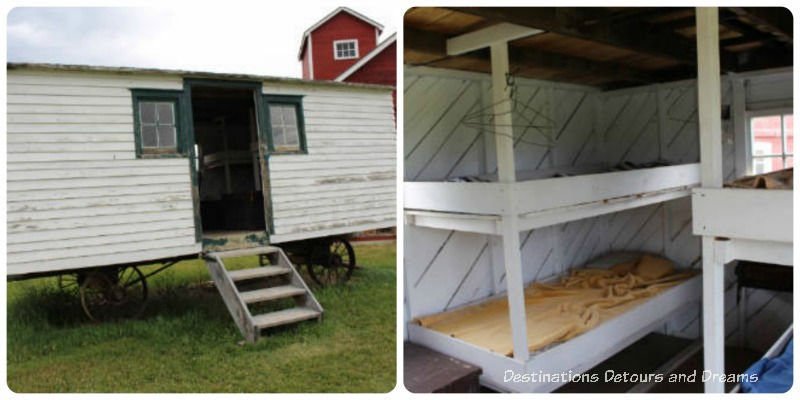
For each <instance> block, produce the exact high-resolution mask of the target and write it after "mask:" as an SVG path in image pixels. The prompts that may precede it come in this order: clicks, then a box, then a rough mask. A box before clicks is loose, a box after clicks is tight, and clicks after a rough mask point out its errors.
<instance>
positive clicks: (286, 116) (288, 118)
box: [283, 106, 297, 126]
mask: <svg viewBox="0 0 800 400" xmlns="http://www.w3.org/2000/svg"><path fill="white" fill-rule="evenodd" d="M296 115H297V114H296V112H295V108H294V106H283V121H284V123H285V124H286V125H287V126H297V118H295V117H296Z"/></svg>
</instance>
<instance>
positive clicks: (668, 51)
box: [450, 7, 739, 72]
mask: <svg viewBox="0 0 800 400" xmlns="http://www.w3.org/2000/svg"><path fill="white" fill-rule="evenodd" d="M450 9H452V10H454V11H458V12H462V13H466V14H470V15H475V16H480V17H483V18H486V19H490V20H495V21H504V22H511V23H514V24H518V25H525V26H529V27H531V28H537V29H543V30H545V31H549V32H553V33H558V34H561V35H565V36H571V37H576V38H579V39H584V40H589V41H593V42H598V43H604V44H607V45H611V46H614V47H619V48H623V49H628V50H632V51H635V52H637V53H643V54H649V55H652V56H658V57H665V58H669V59H672V60H675V61H679V62H682V63H685V64H688V65H696V64H697V57H696V53H697V48H696V45H695V43H694V41H693V40H691V39H689V38H687V37H684V36H682V35H680V34H678V33H675V32H674V31H671V30H669V29H664V28H663V27H660V26H659V25H658V24H655V23H648V22H647V21H646V20H645V19H644V18H639V19H635V18H628V19H626V20H625V21H620V22H619V23H613V24H604V23H594V21H598V20H603V19H604V17H603V15H604V14H612V13H611V12H610V11H608V10H606V9H602V8H597V7H594V8H592V7H451V8H450ZM606 18H608V17H606ZM738 60H739V58H738V57H737V55H736V54H732V53H731V52H728V51H724V50H723V51H721V53H720V62H721V67H722V70H723V71H726V72H727V71H737V70H739V63H738Z"/></svg>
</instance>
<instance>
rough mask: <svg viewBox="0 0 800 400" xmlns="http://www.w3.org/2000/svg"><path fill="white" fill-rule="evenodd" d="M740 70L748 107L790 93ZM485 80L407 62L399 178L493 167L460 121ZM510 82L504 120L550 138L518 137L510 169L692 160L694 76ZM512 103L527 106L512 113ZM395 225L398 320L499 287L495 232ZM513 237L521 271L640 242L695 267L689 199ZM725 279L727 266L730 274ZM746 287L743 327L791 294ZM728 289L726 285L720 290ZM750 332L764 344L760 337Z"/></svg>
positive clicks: (559, 270)
mask: <svg viewBox="0 0 800 400" xmlns="http://www.w3.org/2000/svg"><path fill="white" fill-rule="evenodd" d="M743 78H746V79H747V81H746V88H747V104H748V108H753V107H755V106H756V105H765V104H773V103H786V101H789V102H791V90H790V89H789V90H788V91H787V90H786V88H787V87H788V88H791V74H790V73H786V72H775V71H772V72H770V73H766V74H763V73H759V74H755V75H749V76H745V77H743ZM488 79H489V77H488V76H487V75H481V74H474V73H465V72H459V71H450V70H437V69H431V68H416V67H406V69H405V83H404V93H405V104H406V108H405V110H406V111H405V115H404V118H405V130H406V132H405V133H404V134H405V137H404V138H405V143H404V147H405V148H404V154H405V171H404V172H405V179H406V180H407V181H428V180H431V181H436V180H443V179H445V178H452V177H457V176H463V175H476V174H481V173H487V172H488V173H491V172H494V171H495V169H496V166H495V165H496V163H495V161H494V148H493V143H494V140H493V138H491V136H490V135H491V132H481V131H480V130H478V129H474V128H472V127H466V126H465V125H464V124H462V123H461V121H462V120H463V118H464V116H465V115H467V114H469V113H470V112H473V111H475V110H477V109H479V108H480V107H481V105H487V106H488V105H491V104H490V102H489V103H487V100H486V99H488V98H489V93H490V92H489V86H488ZM787 79H788V81H787ZM517 86H518V94H519V99H521V101H523V102H524V104H528V105H530V108H527V107H523V108H520V110H522V109H524V110H525V111H524V112H523V111H519V112H518V113H517V115H515V121H530V123H529V124H530V125H531V127H530V128H528V129H526V130H525V136H524V139H525V141H527V140H528V138H529V139H530V140H531V141H535V139H536V138H537V137H540V135H541V132H542V131H543V132H544V133H546V134H550V135H551V136H552V137H558V139H559V140H558V142H557V144H556V145H555V146H554V147H552V148H550V149H547V148H542V147H539V146H534V145H531V144H529V143H525V142H524V141H518V143H517V145H516V146H515V157H516V160H517V169H518V170H526V169H539V170H541V169H547V168H553V167H559V168H568V167H587V166H593V165H615V164H618V163H620V162H622V161H631V162H652V161H656V160H658V159H664V160H666V161H669V162H670V163H673V164H677V163H690V162H697V161H698V157H699V152H698V148H699V145H698V141H697V140H698V133H697V132H698V131H697V111H696V110H697V106H696V103H697V101H696V98H697V93H696V89H695V83H694V81H693V80H688V81H681V82H674V83H669V84H662V85H651V86H645V87H637V88H629V89H622V90H617V91H608V92H599V91H597V90H596V89H594V88H590V87H581V86H575V85H567V84H560V83H553V82H542V81H536V80H528V79H517ZM722 90H723V93H722V103H723V107H724V106H726V105H728V104H730V102H731V85H730V80H728V79H725V80H724V81H723V89H722ZM534 110H535V111H534ZM486 111H490V109H487V110H486ZM523 113H526V114H524V115H520V114H523ZM520 123H524V122H520ZM516 124H517V123H516V122H515V125H516ZM518 132H520V129H515V137H518V136H519V133H518ZM559 134H560V136H559ZM486 138H489V139H491V140H488V139H486ZM723 140H724V147H723V150H724V151H723V153H724V154H723V155H724V161H725V165H724V169H723V171H724V176H725V177H726V179H732V178H734V177H735V176H736V175H739V174H738V173H737V171H735V166H734V164H735V163H734V153H735V151H734V150H735V148H734V143H735V142H736V141H735V140H734V132H733V124H732V123H731V120H726V121H723ZM429 160H431V161H429ZM426 164H427V165H426ZM405 229H406V234H405V269H406V272H405V273H406V290H407V296H406V305H405V306H406V310H407V315H406V320H409V319H410V318H412V317H415V316H420V315H426V314H430V313H434V312H439V311H442V310H446V309H451V308H453V307H457V306H458V305H461V304H465V303H468V302H471V301H476V300H479V299H482V298H485V297H487V296H489V295H492V294H495V293H499V292H502V291H504V290H505V283H504V278H505V277H504V274H503V273H504V268H503V264H502V262H503V261H502V248H501V246H500V245H499V240H498V239H496V238H492V237H490V236H484V235H477V234H468V233H461V232H453V231H443V230H433V229H427V228H420V227H414V226H406V227H405ZM520 243H521V249H522V260H523V276H524V279H525V282H532V281H538V280H544V279H547V278H550V277H554V276H558V275H561V274H563V273H564V272H565V271H566V270H567V269H569V268H571V267H576V266H580V265H582V264H584V263H585V262H587V261H589V260H590V259H592V258H594V257H597V256H598V255H601V254H603V253H605V252H608V251H615V250H642V251H650V252H655V253H659V254H665V255H666V256H667V257H668V258H670V259H672V260H674V261H675V262H676V263H677V264H678V265H680V266H683V267H689V268H699V267H700V258H699V257H700V241H699V238H697V237H695V236H693V235H692V232H691V200H690V199H689V198H685V199H678V200H673V201H669V202H665V203H661V204H657V205H652V206H646V207H641V208H637V209H632V210H626V211H623V212H619V213H613V214H609V215H604V216H599V217H596V218H590V219H585V220H580V221H574V222H570V223H566V224H560V225H555V226H550V227H545V228H541V229H535V230H532V231H528V232H523V233H522V234H521V236H520ZM733 279H734V277H733V276H732V269H731V275H730V276H729V284H730V282H733ZM490 282H491V283H490ZM752 292H753V294H752V295H751V303H750V308H751V309H752V310H751V314H750V315H751V318H753V320H754V321H755V322H754V323H751V325H750V326H751V327H752V328H753V329H760V331H764V329H761V328H759V325H762V324H764V323H766V322H764V321H763V318H765V317H762V315H765V316H770V317H772V318H773V321H772V322H769V323H768V324H769V325H770V326H775V325H776V322H775V321H774V317H775V315H776V312H772V311H774V310H778V309H781V308H783V309H785V308H786V307H791V296H788V300H787V296H786V295H775V294H773V293H770V292H766V291H760V290H754V291H752ZM734 295H735V294H734V292H733V291H731V287H729V290H728V297H729V298H733V297H731V296H734ZM765 304H771V305H770V307H771V308H770V310H767V309H765V308H763V306H764V305H765ZM734 306H735V304H734V303H733V302H731V301H729V302H728V312H729V318H728V320H727V323H728V328H729V333H730V334H731V335H733V334H735V331H734V330H735V325H736V324H735V309H734ZM773 309H774V310H773ZM784 311H785V310H784ZM698 316H699V309H698V310H695V311H694V312H692V313H689V314H687V315H684V316H681V317H679V318H676V319H675V320H673V321H669V322H668V323H666V324H665V326H664V327H663V328H662V332H665V333H670V334H676V335H682V336H687V337H697V335H699V323H698V321H699V320H698ZM784 322H785V321H784ZM780 323H782V322H780V321H779V322H778V323H777V324H780ZM762 326H763V325H762ZM773 330H775V331H776V333H777V334H779V333H780V332H777V330H776V329H773ZM761 336H763V332H762V335H761ZM768 337H769V335H767V338H768ZM759 341H760V343H767V339H764V340H761V338H759Z"/></svg>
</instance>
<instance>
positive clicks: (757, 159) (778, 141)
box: [748, 112, 794, 174]
mask: <svg viewBox="0 0 800 400" xmlns="http://www.w3.org/2000/svg"><path fill="white" fill-rule="evenodd" d="M748 125H749V126H748V128H749V132H750V154H749V156H750V170H751V172H752V173H753V174H763V173H766V172H772V171H777V170H780V169H784V168H791V167H792V166H793V165H794V118H793V116H792V114H790V113H777V112H776V113H758V114H757V115H753V116H751V118H750V121H749V124H748Z"/></svg>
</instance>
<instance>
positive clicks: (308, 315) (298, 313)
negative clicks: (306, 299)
mask: <svg viewBox="0 0 800 400" xmlns="http://www.w3.org/2000/svg"><path fill="white" fill-rule="evenodd" d="M319 315H320V313H319V311H316V310H312V309H310V308H307V307H295V308H289V309H286V310H281V311H275V312H271V313H269V314H261V315H256V316H255V317H254V318H253V321H254V322H255V325H256V326H257V327H258V328H260V329H264V328H271V327H273V326H278V325H285V324H291V323H294V322H300V321H305V320H307V319H313V318H317V317H319Z"/></svg>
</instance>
